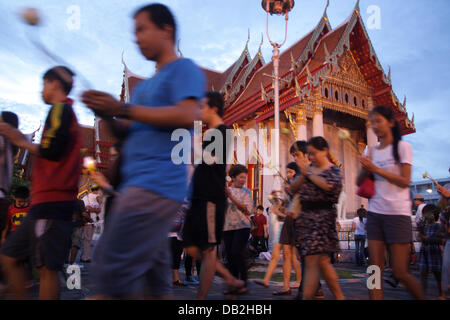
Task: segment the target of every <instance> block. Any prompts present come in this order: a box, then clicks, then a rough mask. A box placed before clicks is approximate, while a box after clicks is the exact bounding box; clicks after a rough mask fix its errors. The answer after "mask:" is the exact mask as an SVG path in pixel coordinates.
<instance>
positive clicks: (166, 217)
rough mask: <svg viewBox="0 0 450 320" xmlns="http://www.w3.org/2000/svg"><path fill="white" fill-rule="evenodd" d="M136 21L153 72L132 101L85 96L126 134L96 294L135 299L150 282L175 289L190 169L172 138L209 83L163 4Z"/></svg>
mask: <svg viewBox="0 0 450 320" xmlns="http://www.w3.org/2000/svg"><path fill="white" fill-rule="evenodd" d="M134 20H135V36H136V43H137V45H138V46H139V49H140V51H141V53H142V55H143V56H144V57H145V58H146V59H147V60H151V61H155V62H156V70H157V72H156V74H155V75H154V76H153V77H152V78H150V79H148V80H145V81H143V82H141V83H140V84H139V86H138V87H137V88H136V89H135V90H134V92H133V93H132V99H131V104H122V103H120V102H119V101H117V100H116V99H115V98H114V97H112V96H111V95H109V94H106V93H102V92H98V91H87V92H85V93H84V94H83V102H84V103H85V104H86V105H87V106H88V107H89V108H91V109H92V110H94V112H96V113H97V114H98V115H100V116H102V117H103V118H105V119H109V123H110V126H111V127H112V129H113V132H115V133H116V135H117V136H118V137H121V138H122V139H123V149H122V152H121V184H120V186H119V188H118V192H119V193H120V196H119V197H118V198H116V200H115V201H114V203H113V207H112V210H111V217H110V218H109V219H108V227H107V228H105V230H104V232H103V235H102V237H101V238H100V240H99V243H98V245H97V248H96V250H95V253H94V261H93V262H94V264H93V274H94V277H93V278H94V279H97V280H98V283H97V287H96V293H97V296H96V297H97V298H107V297H111V296H114V297H119V298H126V297H133V296H136V295H138V294H141V293H142V292H143V291H144V290H145V289H146V288H147V289H149V291H150V292H148V294H149V295H150V297H152V298H158V299H163V298H169V295H170V294H171V287H170V285H171V283H170V270H171V267H170V250H169V246H168V241H167V234H168V233H169V231H170V227H171V223H172V221H173V219H174V218H175V215H176V213H177V211H178V208H179V207H180V206H181V203H182V202H183V199H184V198H185V197H186V195H187V190H186V186H187V168H186V166H184V165H175V164H174V162H173V161H172V159H171V154H172V149H173V148H174V147H175V146H176V145H177V142H176V141H172V140H171V136H172V132H173V130H174V129H176V128H187V129H190V128H192V127H193V125H194V121H195V120H196V119H197V117H198V112H199V103H200V101H201V99H203V97H204V94H205V92H204V89H205V87H206V83H205V77H204V74H203V72H202V71H201V70H200V69H199V68H198V67H197V66H196V65H195V64H194V63H193V62H192V61H191V60H189V59H185V58H179V57H178V56H177V55H176V53H175V39H176V23H175V19H174V17H173V15H172V13H171V12H170V10H169V9H168V8H167V7H166V6H164V5H161V4H151V5H148V6H145V7H142V8H140V9H139V10H137V12H136V13H135V15H134ZM111 117H117V118H124V119H128V120H129V121H128V122H123V121H122V122H120V121H114V120H111Z"/></svg>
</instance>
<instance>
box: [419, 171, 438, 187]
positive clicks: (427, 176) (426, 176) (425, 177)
mask: <svg viewBox="0 0 450 320" xmlns="http://www.w3.org/2000/svg"><path fill="white" fill-rule="evenodd" d="M422 177H423V178H424V179H427V178H428V179H430V180H431V181H433V182H434V183H435V184H436V185H437V186H439V185H440V184H439V183H438V182H437V181H436V180H434V179H433V178H432V177H431V176H430V175H429V174H428V173H426V172H425V173H424V174H423V175H422Z"/></svg>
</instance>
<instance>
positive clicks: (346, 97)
mask: <svg viewBox="0 0 450 320" xmlns="http://www.w3.org/2000/svg"><path fill="white" fill-rule="evenodd" d="M345 102H347V103H348V94H347V93H346V94H345Z"/></svg>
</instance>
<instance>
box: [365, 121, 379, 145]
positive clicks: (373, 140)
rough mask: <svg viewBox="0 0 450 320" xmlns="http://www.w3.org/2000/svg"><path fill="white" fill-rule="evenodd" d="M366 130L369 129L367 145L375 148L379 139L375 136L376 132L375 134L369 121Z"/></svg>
mask: <svg viewBox="0 0 450 320" xmlns="http://www.w3.org/2000/svg"><path fill="white" fill-rule="evenodd" d="M366 129H367V145H368V146H369V147H375V146H376V145H377V144H378V137H377V135H376V134H375V132H373V130H372V128H371V126H370V122H369V121H367V123H366Z"/></svg>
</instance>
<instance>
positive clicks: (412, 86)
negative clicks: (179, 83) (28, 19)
mask: <svg viewBox="0 0 450 320" xmlns="http://www.w3.org/2000/svg"><path fill="white" fill-rule="evenodd" d="M162 2H163V3H165V4H167V5H168V6H169V7H171V9H172V10H173V11H174V13H175V15H176V18H177V22H178V25H179V38H180V40H181V42H180V47H181V50H182V52H183V55H184V56H185V57H189V58H192V59H193V60H195V61H196V62H197V63H198V64H200V65H201V66H203V67H207V68H210V69H214V70H219V71H223V70H225V69H226V68H228V67H229V66H230V64H231V63H233V62H234V61H235V60H236V59H237V58H238V57H239V55H240V54H241V52H242V50H243V48H244V46H245V42H246V40H247V35H248V29H250V34H251V41H250V44H249V49H250V54H251V55H252V56H254V55H255V53H256V52H257V49H258V46H259V43H260V41H261V33H262V32H265V13H264V11H263V10H262V8H261V1H260V0H227V1H223V0H207V1H206V0H163V1H162ZM147 3H149V2H147V1H138V0H128V1H119V0H110V1H106V0H102V1H100V0H47V1H39V2H38V4H36V1H31V0H28V1H25V0H15V1H6V0H3V1H0V11H1V12H2V19H1V20H0V110H7V109H8V110H12V111H15V112H17V113H18V114H19V115H20V120H21V129H22V130H23V131H25V132H27V133H28V132H31V131H33V130H35V129H37V128H38V127H39V125H40V122H41V121H43V120H44V118H45V114H46V112H47V110H48V107H47V106H45V105H44V104H43V103H42V102H41V100H40V87H41V84H42V80H41V76H42V73H43V72H45V70H46V69H48V68H49V67H51V66H52V65H53V62H52V61H51V60H49V59H48V58H47V57H46V56H45V55H44V54H43V53H41V52H40V51H39V50H37V49H36V48H35V47H34V46H33V45H32V44H31V42H30V41H29V37H31V38H36V37H40V38H41V40H42V42H43V43H44V44H45V46H46V47H47V48H49V49H50V50H51V51H52V52H54V53H55V54H57V55H59V56H61V57H63V58H64V60H66V61H67V62H68V63H69V64H70V65H71V66H74V67H75V69H76V71H77V72H80V73H82V74H83V76H84V77H86V78H87V79H89V81H90V82H91V83H92V85H93V87H94V88H95V89H98V90H104V91H107V92H110V93H111V94H114V95H116V96H118V95H119V94H120V89H121V82H122V73H123V66H122V64H121V59H122V52H124V57H125V61H126V63H127V65H128V67H129V68H130V69H131V70H132V71H133V72H135V73H137V74H139V75H143V76H150V75H151V74H152V73H153V70H154V64H153V63H151V62H148V61H145V60H144V59H143V58H142V56H141V55H140V53H139V51H138V50H137V47H136V45H135V43H134V36H133V19H132V13H133V12H134V10H135V9H136V8H138V7H140V6H142V5H144V4H147ZM355 3H356V0H331V1H330V7H329V8H328V17H329V19H330V23H331V25H332V27H333V28H334V27H336V26H338V25H339V24H341V23H342V22H343V21H344V20H345V19H346V18H347V17H348V16H349V15H350V13H351V12H352V9H353V7H354V5H355ZM325 4H326V0H296V4H295V7H294V10H293V11H292V12H291V14H290V20H289V31H288V40H287V43H286V45H285V46H284V47H283V48H287V47H288V46H290V45H292V44H293V43H295V42H296V41H298V40H299V39H300V38H301V37H302V36H303V35H305V34H306V33H307V32H309V31H310V30H312V29H313V28H314V27H315V25H316V24H317V23H318V21H319V19H320V17H321V16H322V14H323V10H324V8H325ZM372 5H376V6H378V7H379V8H380V17H381V27H380V28H379V29H375V28H372V29H369V30H368V32H369V36H370V38H371V40H372V43H373V45H374V48H375V50H376V53H377V55H378V58H379V60H380V62H381V63H382V65H383V67H384V69H385V70H388V67H389V66H391V69H392V82H393V87H394V91H395V92H396V94H397V96H398V97H399V99H400V100H401V101H403V96H404V95H406V96H407V101H408V102H407V109H408V112H409V114H410V117H411V116H412V113H414V114H415V121H416V128H417V133H415V134H413V135H409V136H407V137H405V140H407V141H408V142H410V143H411V144H412V145H413V148H414V163H415V165H414V168H413V179H414V180H421V175H422V173H423V172H425V171H428V172H429V173H430V174H431V175H432V176H433V177H435V178H443V177H448V176H449V172H448V169H449V166H450V157H449V150H450V133H449V130H448V129H449V123H450V113H449V105H448V104H449V101H450V87H449V83H450V81H449V80H450V62H449V53H450V34H449V32H448V28H449V22H448V16H449V15H450V2H449V1H448V0H433V1H427V0H408V1H404V0H361V2H360V7H361V13H362V16H363V18H364V21H365V23H366V25H367V20H368V19H369V18H370V14H369V13H368V8H369V7H370V6H372ZM73 6H76V9H75V10H78V9H79V11H78V12H79V18H80V19H79V22H80V25H79V28H77V25H76V20H73V19H74V18H76V15H77V11H75V13H74V11H71V8H73ZM24 7H36V8H38V9H39V10H40V11H41V14H42V16H43V25H42V26H40V27H34V28H33V27H29V26H26V25H25V24H23V23H22V22H21V20H20V19H19V18H18V12H20V10H21V9H22V8H24ZM74 22H75V24H74ZM74 27H75V28H74ZM282 29H283V20H282V19H280V18H278V19H277V18H271V20H270V32H271V35H272V37H273V38H275V39H274V40H277V35H280V37H281V34H282V33H283V31H282ZM279 40H281V39H279ZM263 56H264V58H265V60H266V61H269V60H270V59H271V47H270V45H269V44H268V42H267V39H266V37H264V45H263ZM82 90H83V88H82V87H80V86H79V85H78V86H76V87H75V90H74V92H73V94H72V96H73V97H74V98H75V99H76V98H77V97H79V94H80V92H82ZM76 112H77V115H78V117H79V120H80V122H81V123H83V124H87V125H92V124H93V116H92V114H91V113H90V112H89V111H88V110H87V109H86V108H85V107H84V106H83V105H82V104H80V103H77V104H76Z"/></svg>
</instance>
